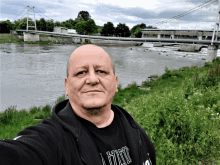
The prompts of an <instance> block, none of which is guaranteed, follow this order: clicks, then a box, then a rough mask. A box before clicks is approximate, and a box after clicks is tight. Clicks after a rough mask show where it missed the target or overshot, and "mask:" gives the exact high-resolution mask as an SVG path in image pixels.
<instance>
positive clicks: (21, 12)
mask: <svg viewBox="0 0 220 165" xmlns="http://www.w3.org/2000/svg"><path fill="white" fill-rule="evenodd" d="M26 8H27V6H26V7H25V8H24V9H23V10H22V11H21V12H20V13H19V14H18V15H17V16H16V17H15V18H17V17H18V16H19V15H20V14H21V13H22V12H23V11H24V10H25V9H26ZM15 18H14V19H13V21H14V20H15ZM13 21H12V22H13Z"/></svg>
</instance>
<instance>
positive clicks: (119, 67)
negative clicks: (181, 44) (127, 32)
mask: <svg viewBox="0 0 220 165" xmlns="http://www.w3.org/2000/svg"><path fill="white" fill-rule="evenodd" d="M0 45H1V49H0V55H1V73H0V74H1V76H0V81H1V109H0V112H3V111H4V110H5V109H7V108H8V107H10V106H12V105H15V106H17V108H16V109H17V110H21V109H26V110H28V109H29V108H31V107H33V106H44V105H46V104H50V105H53V104H54V101H55V100H56V99H57V98H58V97H60V96H62V95H63V94H65V88H64V78H65V76H66V62H67V60H68V58H69V56H70V55H71V53H72V52H73V51H74V50H75V49H76V48H77V47H78V46H77V45H59V44H56V45H38V44H15V43H3V44H0ZM102 48H103V49H104V50H105V51H106V52H107V53H108V54H110V56H111V57H112V59H113V61H114V63H115V70H116V74H117V75H118V77H119V84H121V85H122V87H123V88H125V87H126V86H127V85H128V84H130V83H133V82H136V83H137V84H138V85H141V83H142V81H145V80H146V79H147V78H148V77H149V76H150V75H159V76H160V75H162V74H163V73H165V71H164V69H165V67H166V66H167V67H168V69H179V68H181V67H184V66H195V65H196V66H201V65H203V64H204V63H205V60H202V58H206V55H207V49H206V48H203V49H202V50H201V51H200V52H198V53H193V52H179V51H176V50H177V49H178V47H176V46H172V47H168V46H165V47H152V44H151V43H146V44H143V45H142V46H139V47H136V46H133V47H132V49H130V48H131V47H120V46H111V47H109V46H102ZM147 49H148V50H147ZM219 53H220V52H219V51H218V56H220V54H219Z"/></svg>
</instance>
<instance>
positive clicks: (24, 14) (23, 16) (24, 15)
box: [20, 6, 32, 19]
mask: <svg viewBox="0 0 220 165" xmlns="http://www.w3.org/2000/svg"><path fill="white" fill-rule="evenodd" d="M27 7H28V6H27ZM31 9H32V8H30V9H29V10H28V12H29V11H30V10H31ZM26 14H27V13H25V14H23V15H22V16H21V17H20V19H22V18H23V17H24V16H25V15H26Z"/></svg>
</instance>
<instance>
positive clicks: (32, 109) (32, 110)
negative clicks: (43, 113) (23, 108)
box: [29, 107, 41, 114]
mask: <svg viewBox="0 0 220 165" xmlns="http://www.w3.org/2000/svg"><path fill="white" fill-rule="evenodd" d="M40 110H41V109H40V107H33V108H31V109H30V110H29V113H30V114H35V113H37V112H39V111H40Z"/></svg>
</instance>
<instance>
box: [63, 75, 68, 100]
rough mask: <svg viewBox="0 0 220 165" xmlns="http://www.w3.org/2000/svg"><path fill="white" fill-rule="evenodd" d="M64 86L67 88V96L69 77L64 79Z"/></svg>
mask: <svg viewBox="0 0 220 165" xmlns="http://www.w3.org/2000/svg"><path fill="white" fill-rule="evenodd" d="M64 86H65V88H66V96H68V78H67V77H66V78H65V80H64Z"/></svg>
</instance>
